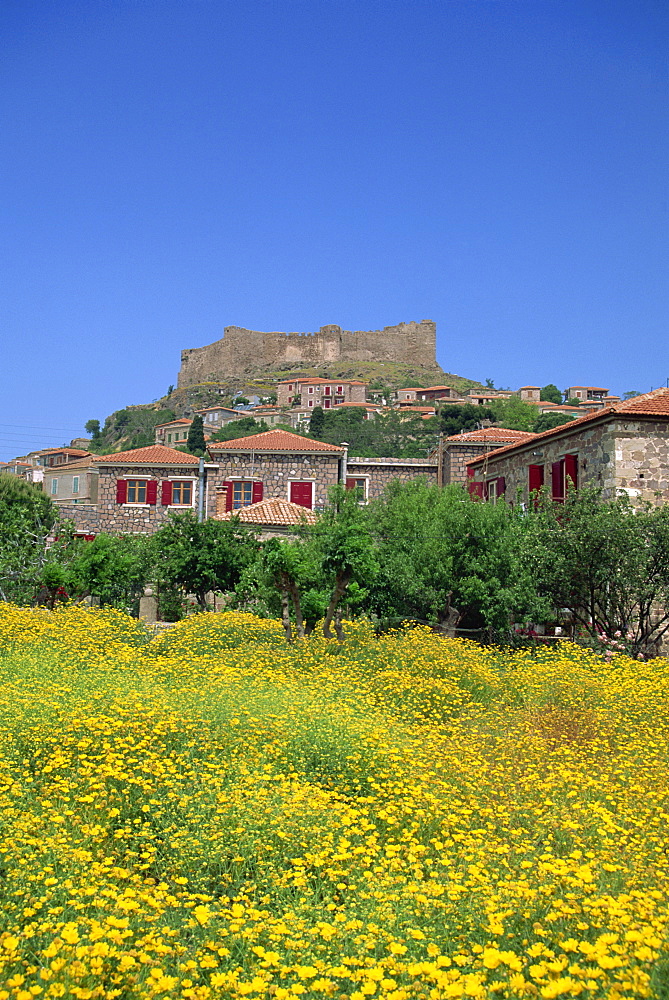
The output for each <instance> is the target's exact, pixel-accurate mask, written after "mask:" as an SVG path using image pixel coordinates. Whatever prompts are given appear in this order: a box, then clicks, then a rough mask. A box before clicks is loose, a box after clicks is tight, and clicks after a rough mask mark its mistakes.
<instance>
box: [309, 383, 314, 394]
mask: <svg viewBox="0 0 669 1000" xmlns="http://www.w3.org/2000/svg"><path fill="white" fill-rule="evenodd" d="M313 394H314V387H313V385H310V386H309V395H310V396H313Z"/></svg>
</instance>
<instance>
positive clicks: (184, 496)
mask: <svg viewBox="0 0 669 1000" xmlns="http://www.w3.org/2000/svg"><path fill="white" fill-rule="evenodd" d="M192 503H193V483H192V480H190V479H181V480H174V481H173V482H172V505H173V506H181V507H190V506H191V505H192Z"/></svg>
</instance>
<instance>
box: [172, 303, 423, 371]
mask: <svg viewBox="0 0 669 1000" xmlns="http://www.w3.org/2000/svg"><path fill="white" fill-rule="evenodd" d="M436 351H437V326H436V323H433V322H432V321H431V320H429V319H424V320H421V322H420V323H415V322H412V323H399V324H398V325H397V326H386V327H384V328H383V330H355V331H353V332H352V331H350V330H342V328H341V327H340V326H322V327H321V328H320V330H318V332H317V333H260V332H258V331H257V330H244V329H242V327H239V326H226V328H225V331H224V335H223V337H222V338H221V339H220V340H217V341H215V342H214V343H213V344H207V346H206V347H193V348H190V349H188V350H185V351H182V352H181V369H180V370H179V378H178V385H179V386H180V387H181V386H188V385H196V384H198V383H202V382H215V381H218V380H221V379H226V378H230V377H231V376H233V377H234V376H242V375H245V374H248V373H249V372H252V371H257V370H258V369H263V368H264V369H267V370H272V369H280V368H282V367H285V368H290V367H291V366H300V365H305V366H306V365H321V364H327V363H331V362H335V363H336V362H340V361H341V362H351V363H353V364H355V363H356V362H365V361H393V362H398V363H402V364H409V365H413V366H416V367H425V368H433V367H435V366H436V364H437V357H436Z"/></svg>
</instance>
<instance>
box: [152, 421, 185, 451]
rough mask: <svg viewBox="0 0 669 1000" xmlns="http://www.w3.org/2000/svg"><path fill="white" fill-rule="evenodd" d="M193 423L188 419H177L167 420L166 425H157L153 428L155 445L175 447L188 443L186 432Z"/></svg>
mask: <svg viewBox="0 0 669 1000" xmlns="http://www.w3.org/2000/svg"><path fill="white" fill-rule="evenodd" d="M192 423H193V421H192V420H189V419H188V417H177V418H175V419H174V420H168V421H167V423H166V424H157V425H156V427H155V435H156V444H161V445H166V446H167V447H168V448H169V447H172V448H173V447H175V446H176V445H185V444H186V442H187V441H188V432H189V430H190V426H191V424H192Z"/></svg>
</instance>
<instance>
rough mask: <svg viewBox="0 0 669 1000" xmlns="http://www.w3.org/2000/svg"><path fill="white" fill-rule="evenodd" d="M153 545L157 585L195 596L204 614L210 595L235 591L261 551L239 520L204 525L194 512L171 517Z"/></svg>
mask: <svg viewBox="0 0 669 1000" xmlns="http://www.w3.org/2000/svg"><path fill="white" fill-rule="evenodd" d="M152 543H153V552H154V560H155V572H156V575H157V578H158V580H157V582H158V583H166V584H169V585H171V586H173V587H179V588H181V590H182V591H183V592H184V593H185V594H194V595H195V597H196V598H197V602H198V604H199V605H200V608H201V609H202V610H203V611H204V610H206V607H207V594H208V593H209V591H217V592H223V593H225V592H227V591H232V590H234V589H235V587H236V585H237V584H238V583H239V580H240V577H241V574H242V572H243V570H244V569H245V568H246V567H247V566H248V565H249V563H251V562H252V561H253V560H254V559H255V554H256V552H257V549H258V545H257V542H256V541H255V539H254V537H253V535H252V534H251V532H250V531H249V530H248V529H247V528H245V527H243V526H242V525H240V524H239V521H238V520H237V519H233V520H232V521H204V522H203V523H202V524H200V523H199V522H198V519H197V517H196V516H195V514H194V513H193V512H192V511H186V512H184V513H183V514H171V515H170V517H169V519H168V521H167V523H166V524H164V525H163V527H162V528H160V529H159V530H158V531H157V532H156V534H155V535H154V536H153V539H152Z"/></svg>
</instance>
